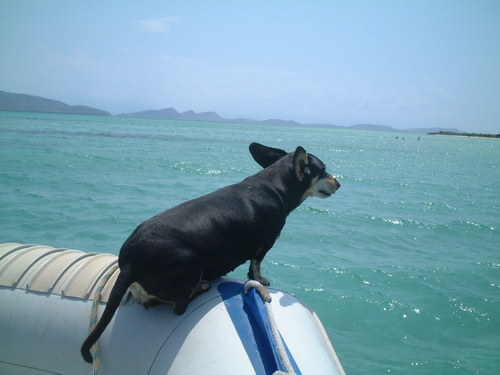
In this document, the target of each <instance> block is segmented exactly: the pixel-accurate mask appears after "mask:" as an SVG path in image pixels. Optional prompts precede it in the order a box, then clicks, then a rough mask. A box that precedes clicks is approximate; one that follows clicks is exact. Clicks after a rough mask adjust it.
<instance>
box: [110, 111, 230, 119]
mask: <svg viewBox="0 0 500 375" xmlns="http://www.w3.org/2000/svg"><path fill="white" fill-rule="evenodd" d="M118 117H142V118H158V119H166V120H188V121H209V122H210V121H213V122H226V121H227V120H226V119H224V118H222V117H221V116H219V115H218V114H217V113H215V112H201V113H196V112H194V111H186V112H182V113H179V112H177V111H176V110H175V109H174V108H164V109H159V110H148V111H140V112H133V113H122V114H119V115H118Z"/></svg>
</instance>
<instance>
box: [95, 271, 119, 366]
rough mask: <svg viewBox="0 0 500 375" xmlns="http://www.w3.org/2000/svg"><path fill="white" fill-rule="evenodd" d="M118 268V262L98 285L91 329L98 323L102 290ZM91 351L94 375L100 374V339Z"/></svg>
mask: <svg viewBox="0 0 500 375" xmlns="http://www.w3.org/2000/svg"><path fill="white" fill-rule="evenodd" d="M117 269H118V264H115V265H114V266H113V267H111V268H110V269H109V270H108V271H107V272H106V273H105V274H104V276H103V277H102V279H101V282H100V283H99V286H98V287H97V289H96V291H95V294H94V301H93V303H92V313H91V315H90V331H91V332H92V330H93V329H94V327H95V325H96V323H97V313H98V312H99V303H100V302H101V297H102V291H103V289H104V287H105V286H106V283H107V282H108V281H109V279H110V278H111V276H113V274H114V273H115V271H116V270H117ZM90 353H91V354H92V375H98V374H99V341H96V343H95V344H94V345H93V346H92V348H91V349H90Z"/></svg>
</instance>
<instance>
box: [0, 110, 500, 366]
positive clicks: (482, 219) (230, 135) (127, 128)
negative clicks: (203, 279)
mask: <svg viewBox="0 0 500 375" xmlns="http://www.w3.org/2000/svg"><path fill="white" fill-rule="evenodd" d="M423 126H425V124H423ZM418 137H419V135H412V134H405V133H400V134H398V133H385V132H363V131H354V130H338V129H328V128H313V127H289V126H287V127H280V126H269V125H267V126H264V125H242V124H225V123H224V124H223V123H205V122H186V121H166V120H149V119H132V118H118V117H97V116H73V115H56V114H36V113H10V112H0V242H21V243H36V244H44V245H50V246H54V247H67V248H73V249H79V250H84V251H100V252H110V253H114V254H118V251H119V249H120V246H121V244H122V243H123V241H124V240H125V239H126V238H127V237H128V235H129V234H130V233H131V232H132V231H133V230H134V229H135V227H136V226H137V225H138V224H139V223H141V222H142V221H144V220H146V219H148V218H150V217H151V216H153V215H155V214H157V213H159V212H161V211H163V210H165V209H167V208H169V207H172V206H174V205H176V204H178V203H181V202H183V201H185V200H188V199H191V198H195V197H198V196H200V195H202V194H205V193H209V192H211V191H214V190H216V189H218V188H221V187H223V186H225V185H228V184H232V183H236V182H239V181H240V180H242V179H244V178H245V177H246V176H248V175H250V174H253V173H255V172H257V171H258V170H259V168H260V167H259V166H258V165H257V164H256V163H255V162H254V161H253V159H252V157H251V156H250V154H249V152H248V145H249V143H250V142H252V141H258V142H261V143H264V144H267V145H270V146H273V147H279V148H283V149H286V150H287V151H292V150H294V149H295V147H296V146H298V145H301V146H303V147H304V148H305V149H306V150H307V151H308V152H310V153H313V154H315V155H316V156H318V157H319V158H320V159H322V160H323V161H324V162H325V163H326V164H327V166H328V171H329V172H330V173H331V174H333V175H335V176H337V178H338V180H339V182H340V183H341V184H342V187H341V188H340V189H339V191H338V192H337V193H336V194H335V195H334V196H332V197H331V198H328V199H324V200H322V199H319V198H310V199H308V200H306V201H305V202H304V203H303V205H302V206H301V207H299V208H298V209H297V210H296V211H294V212H293V213H292V214H291V215H290V216H289V218H288V221H287V225H286V226H285V228H284V230H283V232H282V234H281V237H280V238H279V240H278V241H277V243H276V245H275V246H274V248H273V249H272V250H271V251H270V252H269V253H268V255H267V257H266V258H265V260H264V262H263V274H264V275H265V276H267V277H268V279H269V280H270V282H271V284H272V286H274V287H277V288H281V289H284V290H286V291H289V292H291V293H294V294H295V295H296V296H297V297H299V298H300V299H302V300H303V301H304V302H306V303H307V304H308V305H309V306H310V307H311V308H312V309H314V310H315V311H316V312H317V314H318V315H319V317H320V318H321V320H322V322H323V324H324V325H325V327H326V330H327V332H328V334H329V336H330V339H331V341H332V343H333V345H334V347H335V349H336V351H337V354H338V355H339V358H340V360H341V362H342V364H343V366H344V368H345V370H346V372H347V373H348V374H386V373H391V374H457V375H458V374H499V373H500V211H499V205H500V193H499V186H500V141H499V140H498V139H480V138H466V137H445V136H430V135H420V140H418ZM246 272H247V266H241V267H239V268H238V269H237V270H236V271H234V272H233V273H232V274H231V275H230V276H233V277H239V278H245V275H246Z"/></svg>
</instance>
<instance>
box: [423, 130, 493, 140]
mask: <svg viewBox="0 0 500 375" xmlns="http://www.w3.org/2000/svg"><path fill="white" fill-rule="evenodd" d="M427 134H431V135H455V136H458V137H475V138H500V134H482V133H459V132H451V131H439V132H432V133H427Z"/></svg>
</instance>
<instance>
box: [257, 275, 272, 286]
mask: <svg viewBox="0 0 500 375" xmlns="http://www.w3.org/2000/svg"><path fill="white" fill-rule="evenodd" d="M257 281H258V282H259V283H261V284H262V285H264V286H269V285H271V283H270V282H269V281H268V280H267V279H266V278H265V277H262V276H261V277H259V279H258V280H257Z"/></svg>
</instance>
